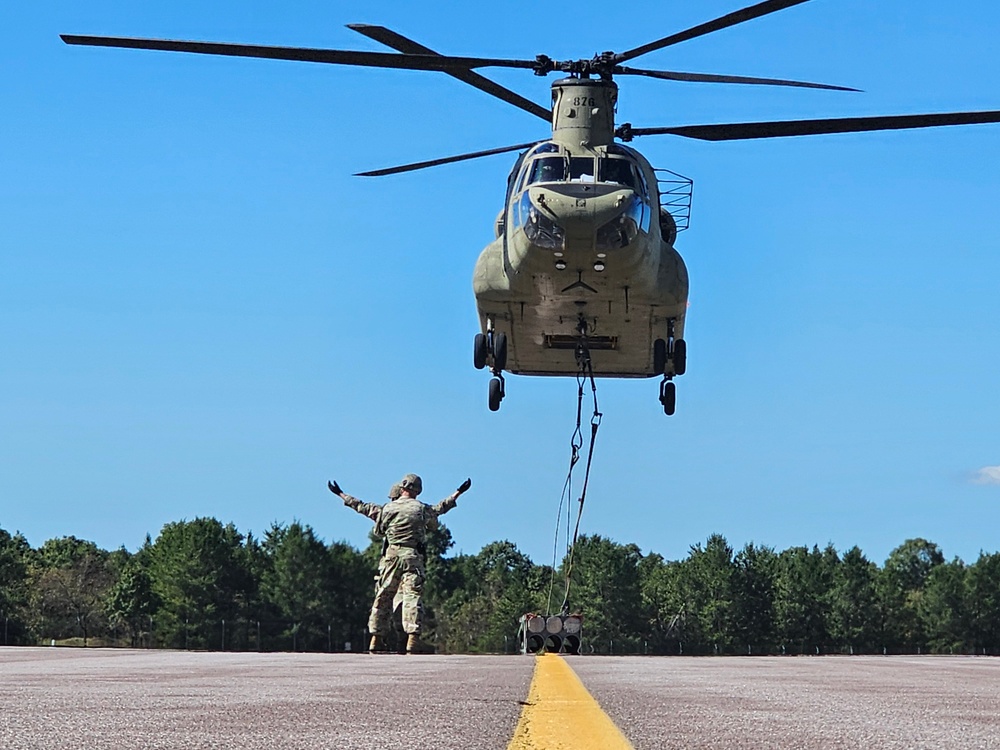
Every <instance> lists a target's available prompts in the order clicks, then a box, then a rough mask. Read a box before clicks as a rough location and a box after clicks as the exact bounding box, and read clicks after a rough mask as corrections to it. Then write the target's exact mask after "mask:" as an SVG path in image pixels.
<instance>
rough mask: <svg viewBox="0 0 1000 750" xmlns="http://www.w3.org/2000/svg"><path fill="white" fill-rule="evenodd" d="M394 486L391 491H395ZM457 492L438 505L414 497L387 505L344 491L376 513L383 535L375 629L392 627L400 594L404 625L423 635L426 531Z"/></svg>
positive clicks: (372, 619) (350, 501) (361, 509)
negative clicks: (421, 629) (422, 597)
mask: <svg viewBox="0 0 1000 750" xmlns="http://www.w3.org/2000/svg"><path fill="white" fill-rule="evenodd" d="M395 489H396V488H395V487H393V491H392V492H390V497H391V496H392V494H396V493H395ZM458 496H459V493H457V492H454V493H452V494H451V495H449V496H448V497H446V498H445V499H444V500H442V501H441V502H439V503H438V504H437V505H427V504H425V503H422V502H420V501H419V500H417V499H416V498H413V497H397V498H395V499H393V500H392V501H391V502H389V503H386V504H385V505H376V504H375V503H364V502H362V501H361V500H358V499H357V498H356V497H353V496H351V495H346V494H345V495H344V505H346V506H347V507H349V508H352V509H354V510H356V511H357V512H358V513H361V514H362V515H365V516H368V517H369V518H370V519H372V520H373V521H374V522H375V534H376V535H378V536H380V537H382V539H383V540H384V542H383V545H382V558H381V559H380V560H379V564H378V576H376V578H375V581H376V583H375V601H374V602H373V604H372V611H371V615H370V616H369V618H368V630H369V632H371V633H372V634H373V635H385V634H386V633H388V632H389V629H390V619H391V617H392V612H393V599H394V598H396V596H397V594H398V596H399V598H400V599H401V601H402V607H403V613H402V614H403V630H404V631H406V633H407V634H409V635H420V628H421V626H422V624H423V614H424V609H423V603H422V602H421V596H422V594H423V591H424V577H425V575H424V554H425V553H426V548H425V546H424V544H425V542H426V539H427V532H428V531H429V530H431V529H435V528H437V525H438V520H437V519H438V516H440V515H442V514H443V513H447V512H448V511H449V510H451V509H452V508H454V507H455V505H456V504H457V502H458Z"/></svg>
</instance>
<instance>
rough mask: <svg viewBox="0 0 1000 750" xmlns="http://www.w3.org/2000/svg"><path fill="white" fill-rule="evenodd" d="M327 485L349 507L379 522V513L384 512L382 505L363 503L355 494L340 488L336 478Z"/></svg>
mask: <svg viewBox="0 0 1000 750" xmlns="http://www.w3.org/2000/svg"><path fill="white" fill-rule="evenodd" d="M326 486H327V487H328V488H329V489H330V492H332V493H333V494H334V495H336V496H337V497H339V498H340V499H341V500H343V501H344V505H346V506H347V507H348V508H350V509H351V510H356V511H357V512H358V513H360V514H361V515H363V516H368V517H369V518H370V519H372V520H373V521H375V522H378V518H379V515H380V514H381V513H382V506H381V505H376V504H375V503H363V502H361V501H360V500H358V498H356V497H354V496H353V495H348V494H347V493H346V492H344V491H343V490H341V489H340V485H339V484H337V481H336V480H334V481H332V482H327V483H326Z"/></svg>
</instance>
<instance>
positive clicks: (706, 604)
mask: <svg viewBox="0 0 1000 750" xmlns="http://www.w3.org/2000/svg"><path fill="white" fill-rule="evenodd" d="M735 580H736V568H735V566H734V565H733V548H732V547H730V546H729V542H727V541H726V538H725V537H724V536H722V535H721V534H712V535H711V536H710V537H709V538H708V540H707V541H706V542H705V546H704V547H702V546H701V544H695V545H694V546H693V547H691V551H690V552H689V553H688V557H687V559H686V560H684V562H683V564H682V565H681V585H682V587H683V591H684V600H685V612H686V619H685V633H686V637H687V638H688V642H689V646H688V648H689V649H697V650H703V651H708V652H710V653H726V652H728V651H731V650H732V649H733V647H734V641H735V638H734V627H733V625H734V616H735V601H734V596H735Z"/></svg>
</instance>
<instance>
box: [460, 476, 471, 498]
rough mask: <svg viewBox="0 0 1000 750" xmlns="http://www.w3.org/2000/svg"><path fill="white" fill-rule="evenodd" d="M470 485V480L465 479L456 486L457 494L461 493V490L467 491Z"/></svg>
mask: <svg viewBox="0 0 1000 750" xmlns="http://www.w3.org/2000/svg"><path fill="white" fill-rule="evenodd" d="M471 486H472V480H471V479H466V480H465V481H464V482H462V484H461V485H460V486H459V488H458V494H459V495H461V494H462V493H463V492H468V491H469V487H471Z"/></svg>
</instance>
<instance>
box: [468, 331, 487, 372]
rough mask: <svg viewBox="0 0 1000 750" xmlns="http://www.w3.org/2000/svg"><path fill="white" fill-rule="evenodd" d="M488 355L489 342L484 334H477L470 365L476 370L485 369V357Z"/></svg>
mask: <svg viewBox="0 0 1000 750" xmlns="http://www.w3.org/2000/svg"><path fill="white" fill-rule="evenodd" d="M488 354H489V342H487V340H486V334H484V333H477V334H476V340H475V347H474V352H473V355H472V364H473V366H474V367H475V368H476V369H477V370H482V369H483V368H484V367H486V356H487V355H488Z"/></svg>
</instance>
